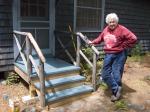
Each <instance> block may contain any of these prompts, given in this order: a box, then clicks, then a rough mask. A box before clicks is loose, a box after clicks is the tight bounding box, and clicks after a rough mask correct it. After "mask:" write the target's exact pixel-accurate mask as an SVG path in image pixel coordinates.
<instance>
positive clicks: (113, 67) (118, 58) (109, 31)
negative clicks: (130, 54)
mask: <svg viewBox="0 0 150 112" xmlns="http://www.w3.org/2000/svg"><path fill="white" fill-rule="evenodd" d="M118 22H119V18H118V16H117V14H115V13H110V14H108V15H107V16H106V23H107V26H106V28H105V29H104V30H103V31H102V33H101V34H100V35H99V36H98V37H97V38H96V39H95V40H93V41H89V44H99V43H101V42H102V41H104V52H105V57H104V63H103V69H102V79H103V81H104V82H106V83H107V85H108V86H109V87H110V88H111V90H112V96H111V101H113V102H114V101H116V100H119V98H120V96H121V89H122V82H121V79H122V74H123V70H124V64H125V62H126V59H127V49H128V48H130V47H133V45H134V44H135V43H136V41H137V37H136V36H135V35H134V34H133V33H132V32H131V31H130V30H128V29H127V28H125V27H124V26H122V25H120V24H118Z"/></svg>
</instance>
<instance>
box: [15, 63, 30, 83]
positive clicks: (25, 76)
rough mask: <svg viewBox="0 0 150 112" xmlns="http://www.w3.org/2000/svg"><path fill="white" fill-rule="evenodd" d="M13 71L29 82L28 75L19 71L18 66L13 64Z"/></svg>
mask: <svg viewBox="0 0 150 112" xmlns="http://www.w3.org/2000/svg"><path fill="white" fill-rule="evenodd" d="M14 71H15V72H16V73H17V74H18V75H19V76H20V77H21V78H22V79H24V80H25V81H26V82H27V83H28V84H29V76H28V75H27V74H26V73H24V72H23V71H21V70H20V69H19V68H18V67H16V66H14Z"/></svg>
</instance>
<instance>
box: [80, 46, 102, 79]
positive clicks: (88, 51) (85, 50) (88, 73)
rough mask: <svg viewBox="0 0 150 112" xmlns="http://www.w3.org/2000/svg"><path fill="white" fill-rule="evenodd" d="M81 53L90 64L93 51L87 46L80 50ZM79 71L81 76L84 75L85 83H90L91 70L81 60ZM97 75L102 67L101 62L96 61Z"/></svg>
mask: <svg viewBox="0 0 150 112" xmlns="http://www.w3.org/2000/svg"><path fill="white" fill-rule="evenodd" d="M82 51H83V53H84V54H85V55H86V57H87V58H88V59H89V60H90V61H91V62H92V61H93V51H92V49H91V48H90V47H88V46H84V47H83V48H82ZM80 65H81V71H82V74H84V76H85V77H86V81H91V79H92V75H91V74H92V68H91V66H90V65H89V64H88V63H87V62H86V61H85V60H81V64H80ZM96 66H97V69H96V70H97V71H96V72H97V73H99V70H100V68H101V67H102V61H100V60H97V65H96Z"/></svg>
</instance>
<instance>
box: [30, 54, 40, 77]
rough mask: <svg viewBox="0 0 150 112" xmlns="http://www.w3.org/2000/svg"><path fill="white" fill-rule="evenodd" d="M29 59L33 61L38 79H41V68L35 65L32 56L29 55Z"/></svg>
mask: <svg viewBox="0 0 150 112" xmlns="http://www.w3.org/2000/svg"><path fill="white" fill-rule="evenodd" d="M29 59H30V60H31V63H32V65H33V67H34V68H35V71H36V73H37V74H38V77H40V71H39V68H38V66H37V64H36V63H35V61H34V58H33V57H32V55H29Z"/></svg>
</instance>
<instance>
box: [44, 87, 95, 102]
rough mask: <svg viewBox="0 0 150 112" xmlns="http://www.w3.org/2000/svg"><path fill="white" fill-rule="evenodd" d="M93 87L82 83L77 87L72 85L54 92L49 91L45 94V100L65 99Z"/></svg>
mask: <svg viewBox="0 0 150 112" xmlns="http://www.w3.org/2000/svg"><path fill="white" fill-rule="evenodd" d="M92 91H93V88H92V87H91V86H88V85H82V86H78V87H74V88H71V89H66V90H62V91H57V92H55V93H49V94H46V95H45V98H46V101H47V102H48V103H49V102H55V101H58V100H61V99H65V98H68V97H71V96H77V95H80V94H84V93H89V92H92Z"/></svg>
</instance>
